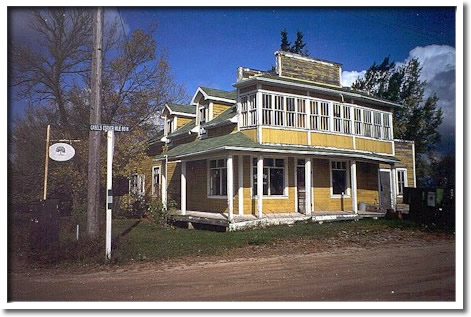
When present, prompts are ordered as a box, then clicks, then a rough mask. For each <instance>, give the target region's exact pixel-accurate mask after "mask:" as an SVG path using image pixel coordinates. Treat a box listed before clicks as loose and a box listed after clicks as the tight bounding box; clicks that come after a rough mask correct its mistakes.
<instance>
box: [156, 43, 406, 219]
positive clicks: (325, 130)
mask: <svg viewBox="0 0 471 317" xmlns="http://www.w3.org/2000/svg"><path fill="white" fill-rule="evenodd" d="M275 60H276V67H275V68H276V69H275V71H272V72H266V71H259V70H254V69H250V68H246V67H239V68H238V69H237V81H236V82H235V84H234V85H233V86H234V88H235V89H234V90H232V91H222V90H217V89H211V88H204V87H198V89H197V90H196V92H195V94H194V96H193V98H192V100H191V103H190V104H189V105H167V106H166V107H165V109H164V111H163V113H162V118H163V119H164V122H165V128H164V134H163V135H162V136H159V138H158V139H156V140H154V142H153V143H152V144H153V146H154V147H155V148H158V149H162V150H161V151H159V150H157V151H154V154H155V157H154V164H155V166H154V167H153V176H152V179H153V185H152V186H153V188H154V190H153V192H154V193H155V194H156V195H157V194H158V195H157V196H159V197H160V199H162V202H163V203H164V205H165V204H167V202H168V201H169V199H172V200H174V201H176V202H177V208H178V212H177V214H178V215H179V216H181V217H190V216H191V217H193V218H192V219H196V218H201V219H202V218H207V219H210V218H211V217H212V215H219V217H220V218H221V219H223V220H225V221H226V222H227V223H228V225H229V226H230V225H231V224H237V223H242V222H244V221H245V222H247V221H253V222H254V223H256V221H257V220H258V221H261V220H263V219H313V220H319V221H320V220H322V219H326V220H327V219H335V218H338V217H344V218H345V217H347V218H348V217H350V218H355V217H360V216H361V215H375V213H378V214H381V213H384V212H385V211H386V210H387V209H395V208H396V207H398V206H400V204H401V202H402V201H401V200H402V193H403V190H404V187H406V186H409V187H414V186H415V163H414V162H415V158H414V143H413V142H411V141H404V140H397V139H394V131H393V111H394V109H395V108H396V107H401V105H399V104H395V103H392V102H390V101H388V100H383V99H380V98H377V97H373V96H371V95H369V94H367V93H365V92H362V91H357V90H353V89H351V88H345V87H342V86H341V84H340V82H341V80H340V77H341V73H342V69H341V65H340V64H338V63H334V62H329V61H325V60H320V59H315V58H310V57H305V56H301V55H297V54H293V53H288V52H282V51H278V52H275ZM160 152H161V153H160ZM157 167H158V172H154V168H157ZM259 180H261V181H259ZM154 183H156V184H157V186H156V184H154ZM157 189H158V191H157ZM191 217H190V218H191ZM213 218H215V219H216V218H217V217H213ZM280 223H281V222H280Z"/></svg>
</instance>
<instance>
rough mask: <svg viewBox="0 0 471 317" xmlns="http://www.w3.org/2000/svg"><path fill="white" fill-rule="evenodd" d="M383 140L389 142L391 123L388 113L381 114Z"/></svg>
mask: <svg viewBox="0 0 471 317" xmlns="http://www.w3.org/2000/svg"><path fill="white" fill-rule="evenodd" d="M383 139H385V140H391V123H390V122H389V113H383Z"/></svg>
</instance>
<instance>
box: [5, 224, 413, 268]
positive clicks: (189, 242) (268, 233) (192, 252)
mask: <svg viewBox="0 0 471 317" xmlns="http://www.w3.org/2000/svg"><path fill="white" fill-rule="evenodd" d="M15 218H16V217H12V220H13V221H10V223H9V224H10V227H9V238H10V239H9V252H10V255H18V254H19V253H20V252H21V255H22V257H23V259H28V260H29V263H30V264H34V263H37V259H34V257H32V256H31V254H28V251H29V239H28V235H29V232H28V226H27V219H26V218H27V217H26V218H25V217H22V218H23V219H15ZM84 220H85V218H84V219H77V218H62V219H60V246H59V250H58V260H57V261H56V260H54V261H52V262H54V264H58V263H59V264H64V265H67V264H71V265H75V264H89V263H95V264H102V263H103V262H104V243H105V239H104V233H103V234H102V235H100V237H99V238H98V239H96V240H89V239H86V238H85V237H83V238H81V239H80V240H79V241H77V240H76V237H75V234H76V232H75V228H76V224H77V223H78V222H79V223H81V230H83V231H84V229H85V223H83V222H84ZM25 224H26V225H25ZM388 228H400V229H404V230H407V229H417V228H418V226H417V225H415V224H414V223H411V222H407V221H399V220H386V219H379V220H368V219H365V220H362V221H358V222H352V221H348V222H347V221H342V222H332V223H324V224H317V223H298V224H296V225H292V226H272V227H267V228H264V229H261V228H259V229H255V230H246V231H236V232H215V231H207V230H188V229H182V228H174V227H169V228H162V227H159V226H156V225H155V224H153V223H151V222H150V221H148V220H142V221H138V222H137V220H135V219H114V220H113V239H114V245H113V257H112V259H113V261H112V263H119V264H122V263H126V262H130V261H161V260H167V259H175V258H180V257H184V256H196V255H199V256H204V255H218V254H222V253H224V252H227V251H228V250H231V249H234V248H243V247H247V246H253V245H265V244H270V243H274V242H276V241H281V240H298V239H300V238H309V239H329V238H332V237H335V236H336V235H337V234H338V233H339V232H342V231H347V232H354V231H359V230H363V231H364V230H368V232H369V234H374V233H375V232H378V231H381V230H385V229H388ZM56 259H57V258H56ZM35 261H36V262H35ZM45 263H51V261H47V260H46V261H45V262H44V261H43V262H42V264H45Z"/></svg>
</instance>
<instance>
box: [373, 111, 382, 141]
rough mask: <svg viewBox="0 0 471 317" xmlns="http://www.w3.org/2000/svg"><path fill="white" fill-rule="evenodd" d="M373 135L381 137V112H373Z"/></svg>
mask: <svg viewBox="0 0 471 317" xmlns="http://www.w3.org/2000/svg"><path fill="white" fill-rule="evenodd" d="M373 137H374V138H377V139H381V113H380V112H376V111H375V112H374V129H373Z"/></svg>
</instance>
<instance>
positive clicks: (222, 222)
mask: <svg viewBox="0 0 471 317" xmlns="http://www.w3.org/2000/svg"><path fill="white" fill-rule="evenodd" d="M384 215H385V213H384V212H381V211H378V212H371V211H359V212H358V213H357V214H352V213H351V212H342V211H338V212H325V213H316V214H315V215H304V214H301V213H297V212H295V213H271V214H263V215H262V217H261V218H257V217H256V216H255V215H234V217H233V219H232V221H230V220H229V218H228V214H227V213H216V212H202V211H190V210H187V211H186V212H185V213H184V214H183V213H182V211H181V210H177V211H176V212H173V213H171V214H170V215H169V220H170V222H171V223H176V224H180V225H183V226H185V227H188V228H198V227H199V226H203V227H204V228H208V227H211V228H217V229H220V230H221V229H222V230H223V231H237V230H243V229H248V228H257V227H266V226H273V225H292V224H295V223H297V222H305V221H311V222H317V223H323V222H331V221H343V220H360V219H363V218H373V219H378V218H381V217H384Z"/></svg>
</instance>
